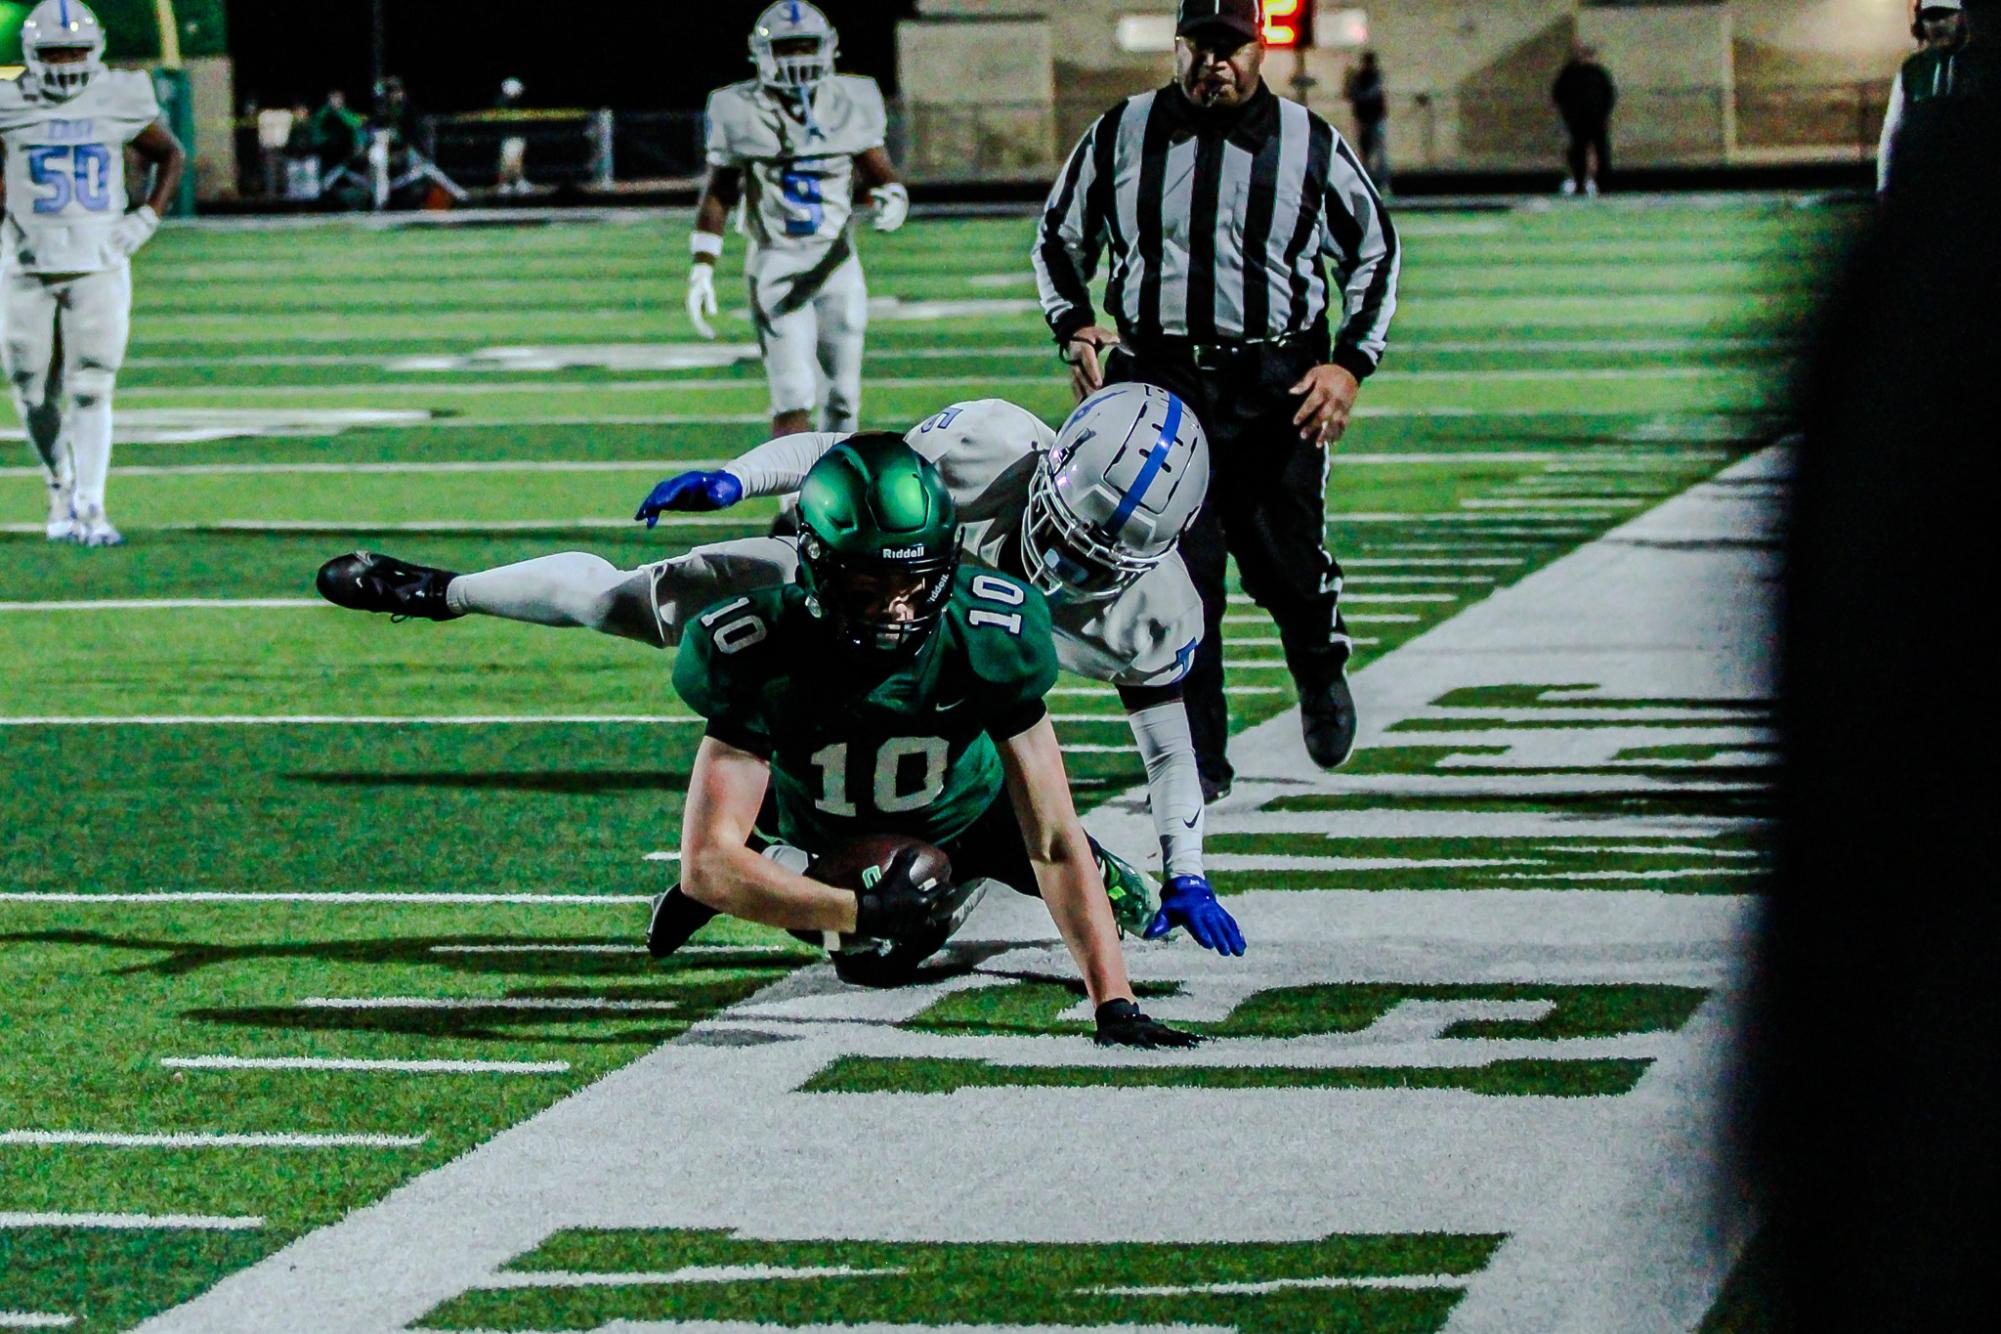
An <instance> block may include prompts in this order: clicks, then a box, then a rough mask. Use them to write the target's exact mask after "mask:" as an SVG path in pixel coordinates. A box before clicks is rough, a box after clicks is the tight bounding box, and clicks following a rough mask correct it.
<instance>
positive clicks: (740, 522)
mask: <svg viewBox="0 0 2001 1334" xmlns="http://www.w3.org/2000/svg"><path fill="white" fill-rule="evenodd" d="M769 522H770V517H769V516H768V515H756V514H740V515H739V514H677V515H672V516H665V515H663V516H662V517H661V520H660V527H662V528H740V529H744V530H746V531H755V530H756V529H758V528H761V527H763V526H764V525H765V524H767V523H769ZM633 527H635V525H634V524H633V522H632V520H631V519H621V518H614V517H609V516H606V515H601V514H600V515H589V516H585V517H581V518H568V519H408V520H404V519H398V520H395V521H393V522H391V521H386V520H382V519H352V518H346V519H211V520H208V521H206V522H203V523H159V524H127V525H126V531H127V532H143V533H323V532H336V533H535V532H568V531H576V530H590V531H605V530H611V531H619V532H623V531H625V530H627V529H630V528H633ZM43 531H44V528H43V526H42V525H41V524H37V523H9V524H0V533H11V534H17V535H18V534H30V535H32V534H38V533H41V532H43Z"/></svg>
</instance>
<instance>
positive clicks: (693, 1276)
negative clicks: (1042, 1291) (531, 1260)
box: [479, 1265, 905, 1291]
mask: <svg viewBox="0 0 2001 1334" xmlns="http://www.w3.org/2000/svg"><path fill="white" fill-rule="evenodd" d="M903 1272H905V1271H904V1270H901V1269H855V1268H851V1267H850V1266H848V1265H796V1266H795V1265H686V1266H684V1267H682V1268H680V1269H664V1270H643V1271H638V1272H632V1273H611V1272H597V1273H593V1272H582V1271H578V1270H572V1269H509V1270H504V1271H502V1272H501V1273H498V1274H494V1275H492V1276H491V1277H490V1278H488V1279H487V1280H486V1281H485V1282H483V1283H481V1284H480V1285H479V1286H480V1287H481V1288H483V1289H502V1290H511V1291H533V1290H537V1289H544V1288H645V1287H665V1286H669V1285H672V1284H681V1283H753V1282H755V1283H762V1282H770V1281H771V1280H774V1279H814V1278H884V1277H889V1276H891V1275H895V1274H901V1273H903Z"/></svg>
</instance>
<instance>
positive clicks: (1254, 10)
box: [1174, 0, 1264, 42]
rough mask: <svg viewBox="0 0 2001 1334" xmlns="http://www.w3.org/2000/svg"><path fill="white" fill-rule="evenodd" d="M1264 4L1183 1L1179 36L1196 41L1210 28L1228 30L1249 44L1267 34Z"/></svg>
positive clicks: (1251, 0) (1254, 0) (1238, 0)
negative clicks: (1265, 31) (1199, 33)
mask: <svg viewBox="0 0 2001 1334" xmlns="http://www.w3.org/2000/svg"><path fill="white" fill-rule="evenodd" d="M1262 9H1263V4H1262V2H1261V0H1181V22H1180V25H1179V26H1178V27H1176V28H1175V30H1174V31H1175V33H1176V35H1178V36H1181V37H1192V36H1194V35H1195V34H1196V33H1198V32H1201V31H1203V30H1205V29H1208V28H1228V29H1229V30H1230V31H1231V32H1233V33H1236V34H1237V35H1238V36H1239V37H1241V38H1243V39H1244V40H1245V41H1247V42H1254V41H1256V40H1257V39H1258V38H1259V37H1260V36H1262V35H1263V31H1264V14H1263V13H1262V12H1261V11H1262Z"/></svg>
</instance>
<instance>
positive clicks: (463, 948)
mask: <svg viewBox="0 0 2001 1334" xmlns="http://www.w3.org/2000/svg"><path fill="white" fill-rule="evenodd" d="M675 855H676V856H679V854H678V853H677V854H675ZM655 858H660V859H662V860H665V858H664V857H663V856H662V854H660V853H648V854H647V856H646V860H647V861H652V860H654V859H655ZM431 953H433V954H645V953H646V946H644V945H613V944H600V943H591V942H584V943H580V944H576V945H433V946H431ZM790 953H793V951H792V950H791V949H789V948H788V947H786V946H784V945H683V946H682V947H681V948H680V949H678V950H676V951H675V954H676V955H683V954H779V955H782V954H790Z"/></svg>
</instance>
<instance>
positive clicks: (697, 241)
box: [688, 232, 723, 259]
mask: <svg viewBox="0 0 2001 1334" xmlns="http://www.w3.org/2000/svg"><path fill="white" fill-rule="evenodd" d="M688 251H689V253H690V254H692V255H694V256H695V258H697V259H721V258H722V257H723V238H722V237H720V236H717V235H716V234H715V233H714V232H695V233H693V234H692V235H690V236H689V237H688Z"/></svg>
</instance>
